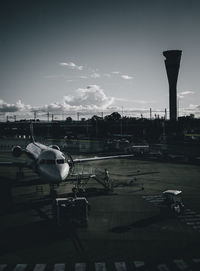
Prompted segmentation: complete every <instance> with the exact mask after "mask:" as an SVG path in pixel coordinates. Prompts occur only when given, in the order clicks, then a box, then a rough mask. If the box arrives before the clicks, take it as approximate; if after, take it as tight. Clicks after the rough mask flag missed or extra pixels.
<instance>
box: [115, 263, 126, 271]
mask: <svg viewBox="0 0 200 271" xmlns="http://www.w3.org/2000/svg"><path fill="white" fill-rule="evenodd" d="M115 268H116V270H117V271H127V269H126V263H125V262H115Z"/></svg>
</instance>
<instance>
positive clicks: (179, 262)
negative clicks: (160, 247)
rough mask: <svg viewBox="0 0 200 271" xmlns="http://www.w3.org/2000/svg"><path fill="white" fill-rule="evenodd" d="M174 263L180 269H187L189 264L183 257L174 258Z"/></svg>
mask: <svg viewBox="0 0 200 271" xmlns="http://www.w3.org/2000/svg"><path fill="white" fill-rule="evenodd" d="M174 263H175V264H176V266H177V267H178V268H179V270H186V269H187V268H188V267H189V266H188V265H187V264H186V263H185V262H184V260H182V259H176V260H174Z"/></svg>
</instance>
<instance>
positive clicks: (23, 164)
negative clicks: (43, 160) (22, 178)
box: [0, 162, 28, 168]
mask: <svg viewBox="0 0 200 271" xmlns="http://www.w3.org/2000/svg"><path fill="white" fill-rule="evenodd" d="M0 167H21V168H22V167H28V165H27V163H26V162H0Z"/></svg>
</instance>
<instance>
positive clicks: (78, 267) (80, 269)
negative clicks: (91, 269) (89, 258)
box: [75, 263, 86, 271]
mask: <svg viewBox="0 0 200 271" xmlns="http://www.w3.org/2000/svg"><path fill="white" fill-rule="evenodd" d="M85 270H86V264H85V263H76V264H75V271H85Z"/></svg>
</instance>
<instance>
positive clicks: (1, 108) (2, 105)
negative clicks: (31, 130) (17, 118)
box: [0, 100, 31, 113]
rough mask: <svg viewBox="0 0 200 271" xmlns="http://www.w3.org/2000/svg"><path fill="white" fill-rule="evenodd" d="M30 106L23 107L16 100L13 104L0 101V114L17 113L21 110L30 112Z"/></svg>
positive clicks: (19, 101) (23, 105)
mask: <svg viewBox="0 0 200 271" xmlns="http://www.w3.org/2000/svg"><path fill="white" fill-rule="evenodd" d="M30 109H31V106H30V105H25V104H23V103H22V102H21V100H18V101H17V102H16V103H15V104H9V103H6V102H5V101H3V100H0V112H4V113H6V112H18V111H23V110H30Z"/></svg>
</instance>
